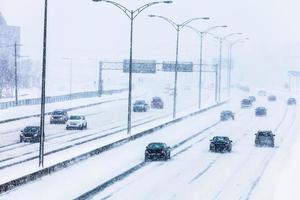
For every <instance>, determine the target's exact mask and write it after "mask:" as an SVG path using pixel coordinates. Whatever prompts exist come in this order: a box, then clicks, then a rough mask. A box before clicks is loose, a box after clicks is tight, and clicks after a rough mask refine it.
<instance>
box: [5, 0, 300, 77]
mask: <svg viewBox="0 0 300 200" xmlns="http://www.w3.org/2000/svg"><path fill="white" fill-rule="evenodd" d="M118 2H119V3H121V4H123V5H125V6H127V7H129V8H132V9H134V8H137V7H138V6H141V5H143V4H144V3H148V2H149V1H145V0H140V1H134V2H133V1H132V0H118ZM299 8H300V3H299V1H297V0H206V1H204V0H174V3H173V4H171V5H164V4H160V5H156V6H153V7H151V8H149V9H147V10H145V11H144V12H143V13H142V14H141V15H140V16H139V17H138V18H137V19H136V21H135V28H134V58H141V59H156V60H158V61H162V60H174V57H175V39H176V38H175V36H176V35H175V32H174V30H173V29H172V28H171V26H169V25H168V24H166V23H165V22H163V21H161V20H159V19H153V18H149V17H148V16H147V15H148V14H158V15H163V16H167V17H170V18H172V19H174V20H175V21H178V22H182V21H185V20H186V19H189V18H193V17H206V16H208V17H210V18H211V20H209V21H198V22H193V24H192V25H193V26H194V27H196V28H198V29H200V30H204V29H206V28H208V27H210V26H214V25H223V24H226V25H228V28H227V29H225V30H218V31H215V33H216V34H219V35H226V34H228V33H231V32H243V33H244V37H249V38H250V39H251V40H250V41H249V42H247V43H245V44H241V45H239V46H237V47H236V48H235V49H234V50H235V52H234V56H235V60H236V62H235V63H236V65H238V66H239V67H242V68H245V69H248V70H250V69H251V71H252V72H257V71H259V70H260V69H262V68H266V69H270V68H276V69H278V72H280V73H281V72H282V70H283V69H290V68H297V67H299V66H300V64H299V61H300V59H299V56H300V55H299V54H300V47H299V46H300V37H299V36H300V28H299V19H300V13H299ZM0 11H1V13H2V14H3V15H4V17H5V18H6V20H7V21H8V23H9V24H10V25H17V26H21V31H22V33H21V37H22V38H21V41H22V45H23V47H22V54H23V55H28V56H32V57H37V58H38V57H39V56H40V55H41V45H42V25H43V1H42V0H0ZM48 23H49V33H48V36H49V40H48V45H49V46H48V53H49V59H50V60H51V59H53V60H55V59H60V58H61V57H73V58H75V59H87V58H91V57H92V58H99V59H102V60H110V61H115V60H118V61H120V60H122V59H124V58H128V54H129V49H128V47H129V20H128V18H126V16H125V15H124V14H123V13H121V12H120V11H119V10H118V9H117V8H116V7H114V6H112V5H109V4H106V3H99V2H98V3H95V2H93V1H92V0H49V22H48ZM232 39H234V38H232ZM198 44H199V40H198V38H197V36H196V35H195V34H194V33H193V32H192V31H190V30H184V31H183V32H182V34H181V47H180V56H179V57H180V60H184V61H194V62H198V54H199V53H198V52H199V45H198ZM205 45H206V46H205V57H206V59H208V60H209V61H210V60H211V58H212V57H216V56H218V49H217V48H218V46H217V43H216V42H215V40H213V39H211V38H207V40H206V44H205ZM224 54H226V52H224ZM50 62H51V61H50ZM273 73H274V72H273Z"/></svg>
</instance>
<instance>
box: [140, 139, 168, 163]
mask: <svg viewBox="0 0 300 200" xmlns="http://www.w3.org/2000/svg"><path fill="white" fill-rule="evenodd" d="M170 158H171V148H170V147H169V146H167V144H166V143H162V142H153V143H150V144H148V146H147V147H146V150H145V161H149V160H168V159H170Z"/></svg>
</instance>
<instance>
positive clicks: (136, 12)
mask: <svg viewBox="0 0 300 200" xmlns="http://www.w3.org/2000/svg"><path fill="white" fill-rule="evenodd" d="M160 3H173V1H155V2H151V3H148V4H145V5H143V6H141V7H139V8H138V9H136V10H135V11H133V14H134V15H133V19H134V18H136V17H137V16H138V15H139V14H140V13H141V12H142V11H143V10H145V9H146V8H148V7H150V6H153V5H155V4H160Z"/></svg>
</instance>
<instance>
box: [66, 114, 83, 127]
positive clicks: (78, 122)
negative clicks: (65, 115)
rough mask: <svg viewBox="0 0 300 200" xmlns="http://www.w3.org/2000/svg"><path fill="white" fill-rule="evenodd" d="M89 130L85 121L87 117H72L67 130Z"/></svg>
mask: <svg viewBox="0 0 300 200" xmlns="http://www.w3.org/2000/svg"><path fill="white" fill-rule="evenodd" d="M84 128H85V129H86V128H87V121H86V120H85V116H81V115H71V116H70V118H69V120H68V121H67V126H66V129H67V130H69V129H80V130H83V129H84Z"/></svg>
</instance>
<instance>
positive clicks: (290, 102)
mask: <svg viewBox="0 0 300 200" xmlns="http://www.w3.org/2000/svg"><path fill="white" fill-rule="evenodd" d="M287 104H288V105H296V104H297V101H296V99H295V98H289V99H288V100H287Z"/></svg>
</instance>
